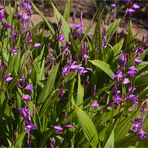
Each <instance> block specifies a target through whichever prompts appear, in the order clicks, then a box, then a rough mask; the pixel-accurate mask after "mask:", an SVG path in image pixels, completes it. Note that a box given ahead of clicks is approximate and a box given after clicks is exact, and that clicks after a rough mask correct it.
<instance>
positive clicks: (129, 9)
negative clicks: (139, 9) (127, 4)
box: [126, 8, 136, 14]
mask: <svg viewBox="0 0 148 148" xmlns="http://www.w3.org/2000/svg"><path fill="white" fill-rule="evenodd" d="M135 11H136V10H134V9H132V8H128V9H127V10H126V13H127V14H132V13H134V12H135Z"/></svg>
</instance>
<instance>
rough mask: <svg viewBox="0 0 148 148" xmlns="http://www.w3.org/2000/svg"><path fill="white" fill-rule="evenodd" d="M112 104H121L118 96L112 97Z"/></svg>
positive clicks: (121, 101) (121, 100)
mask: <svg viewBox="0 0 148 148" xmlns="http://www.w3.org/2000/svg"><path fill="white" fill-rule="evenodd" d="M113 102H114V103H115V104H118V105H121V104H122V103H123V99H122V98H121V97H120V96H119V95H117V96H114V98H113Z"/></svg>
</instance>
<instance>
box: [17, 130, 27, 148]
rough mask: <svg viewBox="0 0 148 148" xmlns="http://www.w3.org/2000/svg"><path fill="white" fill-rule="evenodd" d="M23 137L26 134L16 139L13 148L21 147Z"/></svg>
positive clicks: (24, 133) (23, 133)
mask: <svg viewBox="0 0 148 148" xmlns="http://www.w3.org/2000/svg"><path fill="white" fill-rule="evenodd" d="M25 135H26V132H25V131H24V132H22V133H21V134H20V135H19V136H18V137H17V139H16V144H15V147H22V144H23V140H24V137H25Z"/></svg>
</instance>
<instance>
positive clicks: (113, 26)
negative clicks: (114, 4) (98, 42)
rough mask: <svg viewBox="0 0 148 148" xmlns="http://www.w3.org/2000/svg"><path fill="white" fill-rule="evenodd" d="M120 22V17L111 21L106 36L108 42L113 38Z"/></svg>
mask: <svg viewBox="0 0 148 148" xmlns="http://www.w3.org/2000/svg"><path fill="white" fill-rule="evenodd" d="M119 23H120V19H117V20H115V21H114V22H113V23H111V25H110V26H109V27H108V28H107V30H106V38H107V41H108V42H109V41H110V40H111V38H112V36H113V35H114V33H115V31H116V29H117V27H118V25H119Z"/></svg>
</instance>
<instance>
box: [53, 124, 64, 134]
mask: <svg viewBox="0 0 148 148" xmlns="http://www.w3.org/2000/svg"><path fill="white" fill-rule="evenodd" d="M54 129H55V130H56V133H60V132H62V131H63V128H62V127H61V126H60V125H56V126H54Z"/></svg>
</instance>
